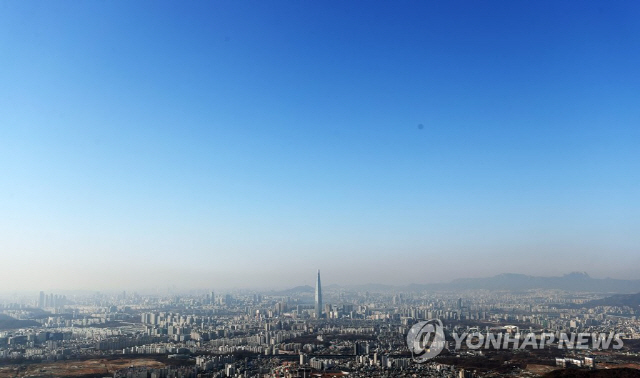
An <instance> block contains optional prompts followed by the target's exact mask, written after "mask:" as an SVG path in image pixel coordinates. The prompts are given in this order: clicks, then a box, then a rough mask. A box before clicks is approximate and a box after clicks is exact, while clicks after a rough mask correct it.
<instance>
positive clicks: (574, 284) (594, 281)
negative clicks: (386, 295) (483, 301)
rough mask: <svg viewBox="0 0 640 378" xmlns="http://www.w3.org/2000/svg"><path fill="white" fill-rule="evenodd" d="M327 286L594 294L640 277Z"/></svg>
mask: <svg viewBox="0 0 640 378" xmlns="http://www.w3.org/2000/svg"><path fill="white" fill-rule="evenodd" d="M324 288H325V289H332V290H340V289H346V290H355V291H424V290H469V289H484V290H509V291H521V290H535V289H547V290H552V289H556V290H565V291H582V292H594V293H618V294H631V293H638V292H640V280H622V279H614V278H592V277H591V276H589V275H588V274H587V273H586V272H573V273H569V274H565V275H563V276H551V277H540V276H529V275H525V274H516V273H503V274H499V275H496V276H493V277H484V278H458V279H455V280H453V281H451V282H448V283H436V284H415V283H414V284H410V285H405V286H392V285H383V284H374V283H370V284H362V285H347V286H340V285H335V284H334V285H329V286H325V287H324ZM299 292H313V288H312V287H311V286H298V287H296V288H293V289H289V290H284V291H282V292H281V293H299Z"/></svg>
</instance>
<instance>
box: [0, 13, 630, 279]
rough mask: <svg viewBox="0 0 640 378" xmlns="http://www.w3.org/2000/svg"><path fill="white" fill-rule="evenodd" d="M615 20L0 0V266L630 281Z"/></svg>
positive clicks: (67, 275) (623, 98)
mask: <svg viewBox="0 0 640 378" xmlns="http://www.w3.org/2000/svg"><path fill="white" fill-rule="evenodd" d="M639 19H640V5H638V4H637V3H636V2H632V1H621V2H614V3H609V2H582V3H579V4H578V3H576V2H573V1H571V2H570V1H535V2H534V1H522V2H513V1H504V2H474V1H469V2H463V1H451V2H435V1H434V2H426V1H424V2H420V1H402V2H355V1H354V2H344V1H336V2H329V1H314V2H311V1H306V2H276V1H265V2H258V1H254V2H223V1H193V2H188V3H184V2H160V1H153V2H152V1H127V2H125V1H109V2H106V1H86V2H63V1H54V2H45V1H41V2H37V1H29V2H3V3H1V4H0V214H3V216H1V217H0V230H2V232H1V233H0V251H2V260H3V264H2V265H3V266H4V265H5V264H6V266H10V267H12V270H11V273H8V274H7V275H3V277H2V278H0V282H1V281H6V282H2V286H3V287H9V288H13V287H15V289H22V288H25V289H38V288H44V289H49V288H63V289H64V288H76V287H78V286H82V287H90V288H111V287H114V288H115V287H120V286H123V287H131V286H137V287H153V286H161V285H167V284H177V285H182V286H194V287H208V286H214V287H220V286H227V287H233V286H258V285H270V286H287V285H297V284H301V283H312V282H313V279H314V272H315V269H316V268H320V269H322V271H323V277H324V281H325V282H328V283H357V282H363V281H366V282H383V283H395V284H404V283H409V282H439V281H446V280H449V279H452V278H458V277H466V276H485V275H490V274H497V273H503V272H517V273H527V274H536V275H553V274H562V273H567V272H569V271H573V270H581V271H582V270H584V271H587V272H589V273H591V274H592V275H593V276H602V277H604V276H612V277H620V278H640V276H638V273H637V269H635V267H637V266H638V264H639V263H640V257H638V256H640V254H639V253H638V252H639V249H640V236H638V235H640V233H638V232H637V230H638V228H639V226H640V215H639V214H640V200H639V197H638V192H639V189H640V180H639V178H640V153H639V152H638V147H639V142H640V130H639V128H638V125H639V124H640V106H639V104H640V70H639V69H638V67H640V23H639V22H638V20H639ZM419 125H422V127H419ZM25 276H29V277H30V278H29V280H24V277H25ZM114 277H117V280H115V281H117V282H114ZM45 286H46V287H45Z"/></svg>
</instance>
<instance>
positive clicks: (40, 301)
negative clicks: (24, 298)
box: [38, 291, 44, 308]
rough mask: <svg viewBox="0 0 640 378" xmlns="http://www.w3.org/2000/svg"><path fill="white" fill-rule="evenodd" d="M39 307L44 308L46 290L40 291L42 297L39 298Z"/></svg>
mask: <svg viewBox="0 0 640 378" xmlns="http://www.w3.org/2000/svg"><path fill="white" fill-rule="evenodd" d="M38 307H40V308H44V291H41V292H40V298H38Z"/></svg>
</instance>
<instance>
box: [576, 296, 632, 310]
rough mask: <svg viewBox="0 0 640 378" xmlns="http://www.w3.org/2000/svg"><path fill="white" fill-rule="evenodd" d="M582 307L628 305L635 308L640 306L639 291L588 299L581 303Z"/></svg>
mask: <svg viewBox="0 0 640 378" xmlns="http://www.w3.org/2000/svg"><path fill="white" fill-rule="evenodd" d="M583 306H584V307H596V306H617V307H623V306H628V307H631V308H634V309H636V310H638V309H639V307H640V293H635V294H618V295H613V296H611V297H607V298H602V299H597V300H594V301H589V302H587V303H585V304H584V305H583Z"/></svg>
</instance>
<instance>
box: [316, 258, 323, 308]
mask: <svg viewBox="0 0 640 378" xmlns="http://www.w3.org/2000/svg"><path fill="white" fill-rule="evenodd" d="M321 317H322V287H321V286H320V269H318V280H317V281H316V319H320V318H321Z"/></svg>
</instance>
